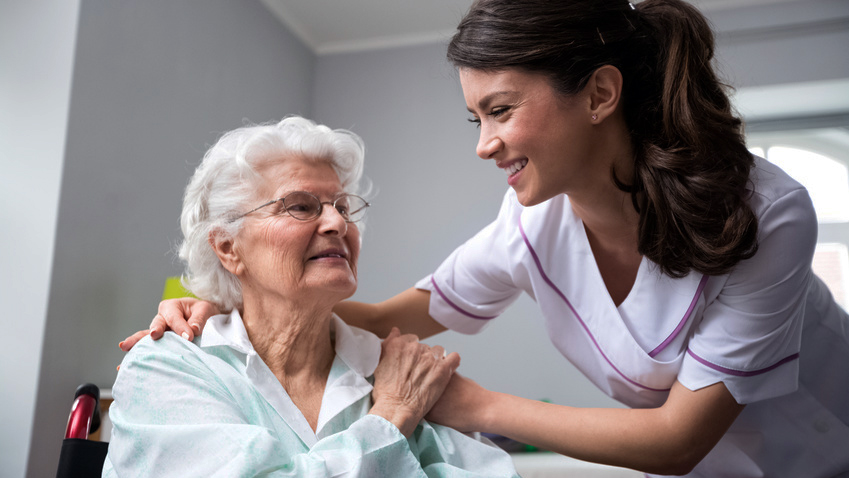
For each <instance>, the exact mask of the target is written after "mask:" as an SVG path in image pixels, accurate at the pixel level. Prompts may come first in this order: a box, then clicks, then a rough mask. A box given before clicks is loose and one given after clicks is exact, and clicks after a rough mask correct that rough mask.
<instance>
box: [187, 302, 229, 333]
mask: <svg viewBox="0 0 849 478" xmlns="http://www.w3.org/2000/svg"><path fill="white" fill-rule="evenodd" d="M180 304H181V305H183V306H185V311H186V313H185V316H186V317H188V319H187V320H186V322H187V325H188V326H189V328H190V329H191V331H192V333H193V334H194V335H200V334H201V333H202V332H203V326H204V325H205V324H206V321H207V319H209V318H210V317H212V316H213V315H218V314H219V313H220V311H219V310H218V308H217V307H215V306H214V305H212V304H211V303H210V302H206V301H198V302H195V303H193V304H187V303H185V302H181V303H180Z"/></svg>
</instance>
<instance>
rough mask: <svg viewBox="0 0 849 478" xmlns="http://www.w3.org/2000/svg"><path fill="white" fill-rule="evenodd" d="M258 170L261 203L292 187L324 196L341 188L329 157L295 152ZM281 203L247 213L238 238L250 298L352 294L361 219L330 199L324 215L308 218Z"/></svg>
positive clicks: (240, 271) (244, 284)
mask: <svg viewBox="0 0 849 478" xmlns="http://www.w3.org/2000/svg"><path fill="white" fill-rule="evenodd" d="M259 172H260V174H261V175H262V177H263V178H264V179H263V183H262V185H261V186H260V187H259V188H258V189H257V195H256V201H257V202H258V203H260V204H261V203H262V202H265V201H269V200H271V199H275V198H279V197H283V196H286V195H287V194H289V193H290V192H293V191H306V192H309V193H311V194H313V195H314V196H316V197H318V198H319V199H320V200H321V201H322V202H326V201H332V200H333V199H334V198H335V197H336V196H337V195H338V194H339V193H341V192H342V185H341V184H340V183H339V179H338V177H337V175H336V172H335V171H334V170H333V168H332V167H331V166H330V165H329V164H327V163H324V162H309V161H304V160H301V159H297V158H293V159H287V160H286V161H284V162H282V163H276V164H272V165H267V166H264V167H262V168H261V169H260V170H259ZM279 206H280V203H276V204H273V205H271V206H268V207H266V208H263V209H260V210H258V211H256V212H253V213H251V214H249V215H248V216H246V217H245V222H244V225H243V227H242V230H241V231H240V232H239V234H238V236H237V237H236V240H235V241H234V245H233V247H234V250H235V251H234V252H235V253H236V254H237V256H238V257H239V258H240V265H241V267H240V268H238V269H237V273H236V275H237V276H238V277H239V279H240V280H241V282H242V289H243V293H244V294H245V298H248V296H249V295H248V294H250V293H257V294H260V295H261V296H263V297H268V296H270V295H278V296H281V297H288V298H297V299H298V300H304V299H309V298H310V297H315V299H316V300H322V301H328V300H331V299H335V300H336V301H339V300H342V299H345V298H348V297H350V296H351V295H353V293H354V292H355V291H356V289H357V259H358V258H359V253H360V232H359V229H358V228H357V225H356V224H355V223H347V222H345V220H344V219H343V218H342V216H340V215H339V212H338V211H337V210H336V209H335V208H333V207H331V206H330V205H329V204H324V205H323V207H322V213H321V216H319V217H318V218H316V219H313V220H309V221H301V220H298V219H295V218H293V217H292V216H290V215H288V214H286V213H285V212H283V209H282V207H279ZM281 212H282V214H281Z"/></svg>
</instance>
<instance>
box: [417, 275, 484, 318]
mask: <svg viewBox="0 0 849 478" xmlns="http://www.w3.org/2000/svg"><path fill="white" fill-rule="evenodd" d="M430 283H431V284H433V287H434V288H435V289H436V292H437V293H438V294H439V296H440V297H442V300H444V301H445V302H446V303H447V304H448V305H450V306H451V307H452V308H453V309H454V310H456V311H457V312H459V313H461V314H463V315H465V316H466V317H471V318H473V319H479V320H491V319H494V318H495V317H497V316H492V317H484V316H482V315H475V314H470V313H468V312H466V311H465V310H463V309H461V308H460V307H458V306H457V305H456V304H455V303H454V302H451V301H450V300H448V297H445V294H443V293H442V289H440V288H439V286H438V285H436V281H435V280H434V279H433V276H430Z"/></svg>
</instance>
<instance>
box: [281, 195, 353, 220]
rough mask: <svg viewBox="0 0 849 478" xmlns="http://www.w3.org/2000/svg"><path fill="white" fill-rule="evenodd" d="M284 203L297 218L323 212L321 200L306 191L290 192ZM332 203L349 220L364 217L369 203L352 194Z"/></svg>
mask: <svg viewBox="0 0 849 478" xmlns="http://www.w3.org/2000/svg"><path fill="white" fill-rule="evenodd" d="M282 203H283V207H284V208H285V209H286V211H287V212H288V213H289V214H290V215H291V216H292V217H294V218H295V219H300V220H307V219H313V218H316V217H318V216H319V215H320V214H321V201H320V200H319V199H318V198H317V197H315V196H313V195H312V194H309V193H306V192H293V193H290V194H289V195H287V196H286V197H285V198H283V201H282ZM325 204H328V203H325ZM332 204H333V207H335V208H336V210H337V211H339V215H340V216H342V217H343V218H345V220H346V221H349V222H353V221H358V220H360V219H362V218H363V216H365V212H366V208H367V207H368V203H366V201H365V200H364V199H363V198H361V197H359V196H354V195H350V194H344V195H342V196H339V197H338V198H336V200H334V201H333V203H332ZM281 212H282V211H281Z"/></svg>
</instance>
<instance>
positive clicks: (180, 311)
mask: <svg viewBox="0 0 849 478" xmlns="http://www.w3.org/2000/svg"><path fill="white" fill-rule="evenodd" d="M183 305H184V304H183V302H182V299H172V300H164V301H162V302H160V304H159V313H158V314H157V316H158V317H162V320H163V322H164V323H165V327H164V328H163V330H162V332H163V333H164V332H165V330H167V329H169V328H170V329H171V330H172V331H173V332H174V333H175V334H177V335H179V336H180V337H183V338H184V339H186V340H193V339H194V338H195V331H194V330H192V328H191V327H190V326H189V324H188V322H187V321H186V317H190V316H191V308H187V307H183ZM154 320H155V319H154ZM195 321H196V322H197V319H195ZM151 325H152V324H151ZM150 334H151V336H153V330H151V332H150ZM153 338H154V339H156V338H158V337H153Z"/></svg>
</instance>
